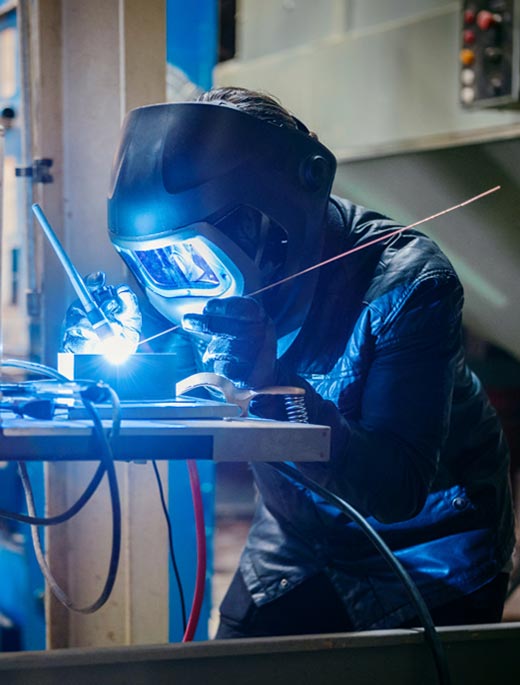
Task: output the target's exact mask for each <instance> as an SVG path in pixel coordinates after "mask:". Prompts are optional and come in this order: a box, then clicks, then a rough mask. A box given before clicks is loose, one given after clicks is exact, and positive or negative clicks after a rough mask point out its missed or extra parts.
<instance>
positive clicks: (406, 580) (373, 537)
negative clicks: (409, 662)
mask: <svg viewBox="0 0 520 685" xmlns="http://www.w3.org/2000/svg"><path fill="white" fill-rule="evenodd" d="M268 463H269V465H270V466H271V467H273V468H274V469H276V470H277V471H280V472H281V473H283V474H284V475H286V476H288V477H290V478H292V479H293V480H295V481H296V482H297V483H300V484H301V485H303V486H304V487H306V488H308V489H309V490H311V491H312V492H315V493H316V494H317V495H319V496H320V497H322V498H323V499H324V500H326V501H327V502H329V503H330V504H332V505H333V506H335V507H337V508H338V509H340V511H342V512H343V513H344V514H346V515H347V516H348V517H349V519H351V520H352V521H354V522H355V523H357V524H358V526H359V527H360V528H361V530H362V531H363V532H364V533H365V535H366V536H367V537H368V538H369V540H370V541H371V542H372V543H373V545H374V547H375V548H376V549H377V550H378V552H380V553H381V555H382V556H383V557H384V558H385V559H386V561H387V562H388V563H389V564H390V566H391V567H392V569H393V570H394V571H395V573H396V574H397V575H398V577H399V578H400V579H401V581H402V582H403V585H404V586H405V588H406V590H407V592H408V594H409V597H410V599H411V601H412V604H413V605H414V606H415V608H416V610H417V616H418V617H419V619H420V621H421V623H422V626H423V628H424V635H425V638H426V640H427V641H428V643H429V645H430V647H431V650H432V653H433V658H434V660H435V666H436V668H437V675H438V677H439V682H440V683H441V685H450V683H451V676H450V673H449V670H448V663H447V659H446V654H445V652H444V648H443V646H442V643H441V641H440V639H439V635H438V633H437V631H436V630H435V625H434V623H433V620H432V617H431V616H430V612H429V611H428V607H427V606H426V603H425V601H424V600H423V598H422V596H421V594H420V592H419V590H418V589H417V586H416V585H415V583H414V581H413V580H412V578H411V577H410V575H409V574H408V572H407V571H406V569H405V568H404V566H403V565H402V564H401V562H400V561H399V560H398V559H397V558H396V556H395V555H394V554H393V553H392V551H391V550H390V548H389V547H388V545H387V544H386V542H385V541H384V540H383V539H382V538H381V536H380V535H379V534H378V533H377V532H376V531H375V530H374V528H372V526H371V525H370V524H369V523H368V521H367V520H366V519H365V518H364V517H363V516H362V515H361V514H360V513H359V512H358V511H357V510H356V509H354V507H352V506H351V505H350V504H348V502H345V500H343V499H341V498H340V497H338V496H337V495H335V494H334V493H333V492H330V490H327V489H326V488H324V487H322V486H321V485H320V484H319V483H316V481H314V480H312V479H311V478H309V477H308V476H306V475H304V474H303V473H301V471H298V469H296V468H295V467H294V466H291V465H290V464H287V463H285V462H268Z"/></svg>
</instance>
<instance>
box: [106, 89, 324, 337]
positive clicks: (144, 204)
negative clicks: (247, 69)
mask: <svg viewBox="0 0 520 685" xmlns="http://www.w3.org/2000/svg"><path fill="white" fill-rule="evenodd" d="M335 167H336V161H335V158H334V156H333V154H332V153H331V152H330V151H329V150H328V149H327V148H326V147H325V146H323V145H322V144H321V143H319V142H318V141H317V140H316V139H314V138H313V137H311V136H310V135H309V134H308V133H306V132H304V131H302V130H297V129H294V130H293V129H289V128H281V127H279V126H276V125H274V124H272V123H270V122H267V121H263V120H261V119H258V118H257V117H255V116H253V115H251V114H248V113H246V112H244V111H241V110H239V109H237V108H236V107H234V106H228V105H222V104H212V103H202V102H185V103H167V104H158V105H151V106H147V107H139V108H137V109H134V110H132V111H131V112H129V114H128V115H127V117H126V119H125V122H124V124H123V129H122V134H121V138H120V143H119V147H118V149H117V152H116V156H115V161H114V166H113V171H112V178H111V184H110V185H111V187H110V193H109V198H108V228H109V235H110V239H111V241H112V243H113V245H114V246H115V248H116V250H117V251H118V252H119V253H120V254H121V256H122V257H123V259H124V260H125V262H126V263H127V265H128V266H129V268H130V269H131V271H132V273H133V274H134V276H135V277H136V278H137V280H138V281H139V283H140V284H141V286H142V288H143V289H144V291H145V293H146V295H147V297H148V299H149V300H150V302H151V303H152V305H153V306H154V307H155V308H156V309H157V310H158V311H159V312H160V313H161V314H163V315H164V316H165V317H166V318H167V319H169V320H170V321H172V322H173V323H179V322H180V321H181V320H182V316H183V315H184V314H185V313H188V312H190V313H192V312H195V313H196V312H201V311H202V309H203V307H204V305H205V304H206V302H207V301H208V299H210V298H213V297H228V296H231V295H251V294H254V293H255V292H256V291H257V290H259V289H262V288H264V287H265V286H268V285H270V284H272V283H275V282H278V281H282V280H283V279H284V278H287V277H289V276H291V275H292V274H295V273H297V272H299V271H302V270H304V269H306V268H307V267H309V266H312V265H314V264H316V263H317V262H319V259H320V254H321V242H322V237H323V236H322V232H323V231H322V222H323V217H324V213H325V208H326V206H327V201H328V197H329V193H330V190H331V185H332V180H333V177H334V172H335ZM316 277H317V270H312V271H311V272H310V273H307V274H304V275H302V276H299V277H298V278H295V279H291V280H288V281H287V282H285V283H281V284H280V285H278V286H276V287H275V288H272V289H270V290H267V291H265V292H264V293H262V294H261V295H259V298H261V300H262V304H263V305H264V307H265V308H266V310H267V312H268V314H269V315H270V316H271V317H272V319H273V320H274V322H275V324H276V327H277V334H278V336H279V337H280V336H284V335H286V334H287V333H289V332H291V331H294V330H295V329H296V328H297V327H298V326H299V325H301V322H302V319H303V317H304V316H305V315H306V313H307V311H308V307H309V305H310V301H311V298H312V294H313V291H314V286H315V282H316Z"/></svg>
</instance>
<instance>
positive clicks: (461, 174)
mask: <svg viewBox="0 0 520 685" xmlns="http://www.w3.org/2000/svg"><path fill="white" fill-rule="evenodd" d="M519 157H520V139H515V140H511V141H496V142H490V143H486V144H480V145H467V146H460V147H455V148H450V149H444V150H431V151H425V152H417V153H413V154H412V153H409V154H401V155H394V156H388V157H381V158H376V159H371V160H362V161H361V160H360V161H352V162H350V163H346V164H342V165H340V167H339V170H338V175H337V180H336V186H335V191H336V192H337V193H338V194H339V195H343V196H344V197H348V198H350V199H352V200H354V201H355V202H358V203H360V204H363V205H365V206H368V207H371V208H373V209H377V210H379V211H380V212H383V213H385V214H387V215H390V216H392V217H393V218H395V219H396V220H398V221H400V222H402V223H403V224H405V225H406V224H409V223H412V222H414V221H417V220H419V219H422V218H423V217H427V216H428V215H430V214H433V213H436V212H439V211H441V210H443V209H445V208H447V207H451V206H453V205H456V204H457V203H459V202H462V201H464V200H466V199H468V198H470V197H472V196H473V195H476V194H477V193H480V192H482V191H484V190H486V189H488V188H491V187H493V186H496V185H500V186H501V190H499V191H498V192H496V193H494V194H493V195H490V196H488V197H486V198H484V199H482V200H480V201H478V202H476V203H475V204H472V205H469V206H467V207H463V208H461V209H458V210H456V211H455V212H453V213H451V214H449V215H446V216H444V217H442V218H441V219H437V220H435V221H432V222H430V223H427V224H425V225H423V226H420V227H419V228H418V230H420V231H422V232H424V233H426V234H428V235H430V236H431V237H432V238H433V239H434V240H436V241H437V243H438V244H439V245H440V246H441V248H442V249H443V250H444V251H445V252H446V254H447V255H448V257H449V258H450V259H451V260H452V262H453V264H454V266H455V268H456V269H457V271H458V273H459V276H460V277H461V280H462V282H463V284H464V288H465V296H466V306H465V320H466V323H467V324H468V325H469V326H470V327H471V328H472V329H473V330H474V331H475V332H476V333H478V334H479V335H481V336H482V337H484V338H485V339H487V340H489V341H491V342H493V343H495V344H497V345H499V346H500V347H503V348H504V349H506V350H508V351H509V352H510V353H512V354H514V355H515V356H517V357H519V358H520V278H519V268H518V264H519V263H520V213H519V209H520V203H519V200H518V198H519V194H520V175H519V173H518V159H519ZM347 259H348V257H347Z"/></svg>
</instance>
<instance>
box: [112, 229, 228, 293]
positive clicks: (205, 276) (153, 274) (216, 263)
mask: <svg viewBox="0 0 520 685" xmlns="http://www.w3.org/2000/svg"><path fill="white" fill-rule="evenodd" d="M116 248H117V250H118V251H119V252H120V253H121V256H122V257H123V259H124V260H125V261H126V263H127V264H128V266H129V267H130V269H131V270H132V272H133V273H134V275H135V276H136V277H137V278H138V280H139V281H141V283H142V284H143V285H144V286H145V287H147V288H149V289H150V290H152V291H154V292H156V293H158V294H160V295H163V296H166V297H180V296H186V295H190V296H204V297H207V298H210V297H218V296H222V295H224V294H226V295H232V294H235V291H236V289H237V288H236V286H237V283H236V278H235V276H234V274H233V271H234V269H233V266H232V264H231V263H230V264H228V265H226V263H225V262H226V261H227V260H226V259H225V256H224V255H222V254H221V255H220V257H219V256H218V255H217V251H216V250H215V248H214V246H211V244H210V243H209V241H206V240H205V239H204V238H203V237H198V236H194V237H190V238H187V239H184V240H173V238H169V239H166V242H165V241H164V240H163V241H160V242H157V241H153V242H150V243H145V244H142V246H140V249H136V248H134V249H132V248H127V247H121V246H116Z"/></svg>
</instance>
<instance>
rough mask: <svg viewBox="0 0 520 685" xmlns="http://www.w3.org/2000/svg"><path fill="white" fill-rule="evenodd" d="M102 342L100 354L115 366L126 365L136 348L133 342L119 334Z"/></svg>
mask: <svg viewBox="0 0 520 685" xmlns="http://www.w3.org/2000/svg"><path fill="white" fill-rule="evenodd" d="M100 342H101V345H100V353H101V354H102V355H103V356H104V357H105V359H106V360H107V361H109V362H110V363H111V364H114V365H115V366H120V365H121V364H124V363H125V362H126V360H127V359H128V357H129V356H130V355H131V354H133V353H134V352H135V348H136V346H135V343H134V341H133V340H128V338H125V337H123V336H120V335H117V334H114V335H113V336H112V337H109V338H106V339H105V340H103V341H100Z"/></svg>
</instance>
